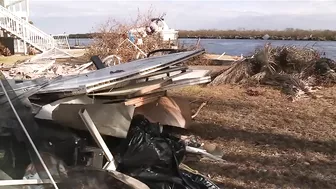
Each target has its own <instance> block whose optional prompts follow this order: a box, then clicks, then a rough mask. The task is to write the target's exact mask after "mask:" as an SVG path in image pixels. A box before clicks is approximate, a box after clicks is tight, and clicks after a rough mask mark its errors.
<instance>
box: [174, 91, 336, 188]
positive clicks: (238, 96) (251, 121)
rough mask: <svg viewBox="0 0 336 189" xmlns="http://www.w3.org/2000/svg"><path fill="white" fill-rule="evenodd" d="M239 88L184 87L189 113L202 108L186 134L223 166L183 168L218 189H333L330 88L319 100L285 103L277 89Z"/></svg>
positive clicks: (335, 138)
mask: <svg viewBox="0 0 336 189" xmlns="http://www.w3.org/2000/svg"><path fill="white" fill-rule="evenodd" d="M253 91H257V92H256V93H257V94H256V95H257V96H251V94H248V93H247V88H244V87H239V86H231V85H227V86H221V87H198V86H196V87H195V86H193V87H187V88H183V89H179V90H174V91H171V92H170V95H173V96H183V97H188V99H189V100H190V101H193V102H194V103H193V104H192V107H193V111H196V109H197V108H198V107H199V106H200V104H201V103H202V102H204V101H207V100H209V102H208V104H207V105H206V106H205V107H204V108H203V109H202V110H201V112H200V113H199V114H198V116H197V117H196V118H195V122H196V123H195V124H193V126H192V127H191V129H190V130H189V131H188V133H187V134H192V135H196V136H198V137H199V138H200V140H201V141H202V142H205V143H215V144H217V145H218V146H220V147H221V148H222V149H223V151H224V156H223V159H224V160H226V162H225V163H218V162H214V161H210V160H204V161H194V162H191V163H188V164H187V165H188V166H190V167H191V168H193V169H196V170H198V171H199V172H200V173H202V174H204V175H207V176H209V177H210V178H211V179H212V180H213V181H215V182H217V183H218V184H219V185H220V186H221V187H223V188H336V131H335V130H336V109H335V103H336V87H335V88H326V89H323V90H321V91H319V92H318V94H319V95H321V98H317V99H301V100H300V101H296V102H291V101H290V100H288V98H287V97H286V96H285V95H283V94H281V93H280V92H279V91H278V90H273V89H270V88H265V87H260V88H253Z"/></svg>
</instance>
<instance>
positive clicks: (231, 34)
mask: <svg viewBox="0 0 336 189" xmlns="http://www.w3.org/2000/svg"><path fill="white" fill-rule="evenodd" d="M95 34H97V33H84V34H70V35H69V38H71V39H83V38H89V39H90V38H93V36H94V35H95ZM265 35H266V36H267V37H268V40H295V41H336V31H332V30H300V29H287V30H194V31H188V30H179V38H181V39H198V38H201V39H250V40H259V39H263V37H264V36H265Z"/></svg>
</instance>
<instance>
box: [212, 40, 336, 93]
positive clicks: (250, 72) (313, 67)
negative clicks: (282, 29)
mask: <svg viewBox="0 0 336 189" xmlns="http://www.w3.org/2000/svg"><path fill="white" fill-rule="evenodd" d="M335 71H336V62H335V61H333V60H331V59H328V58H322V57H321V56H320V54H319V53H318V52H317V51H316V50H314V49H310V48H305V47H295V46H282V47H272V46H271V45H270V44H267V45H265V46H264V47H263V48H260V49H257V50H256V52H255V54H254V55H253V56H251V57H249V58H246V59H243V60H241V61H239V62H235V63H233V64H232V66H231V67H230V68H228V69H227V70H225V71H224V72H223V73H222V74H220V75H219V76H217V77H216V78H215V79H214V80H213V81H212V83H210V85H220V84H248V85H251V84H264V85H271V86H275V87H279V88H280V89H282V90H283V92H285V93H286V94H290V95H294V96H295V95H298V94H302V93H304V94H311V89H312V88H313V87H315V86H321V85H324V86H325V85H333V84H335V83H336V73H335Z"/></svg>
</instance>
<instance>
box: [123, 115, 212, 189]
mask: <svg viewBox="0 0 336 189" xmlns="http://www.w3.org/2000/svg"><path fill="white" fill-rule="evenodd" d="M119 152H120V153H119V156H118V162H119V165H118V171H119V172H122V173H124V174H127V175H130V176H131V177H134V178H136V179H138V180H140V181H141V182H143V183H145V184H147V185H148V186H149V187H150V188H151V189H203V188H204V189H208V188H207V187H206V186H204V187H203V186H202V185H204V183H205V182H203V183H202V181H197V179H195V178H194V177H191V176H190V174H182V173H181V171H180V169H179V164H180V163H181V162H182V160H183V158H184V155H185V152H186V148H185V144H184V142H183V141H182V140H180V139H179V138H176V137H174V136H172V135H170V134H168V133H160V125H159V124H156V123H150V122H149V121H148V120H147V119H146V118H145V117H144V116H143V115H136V116H134V117H133V120H132V122H131V126H130V129H129V131H128V134H127V138H126V140H125V141H124V142H123V143H122V144H121V146H120V149H119Z"/></svg>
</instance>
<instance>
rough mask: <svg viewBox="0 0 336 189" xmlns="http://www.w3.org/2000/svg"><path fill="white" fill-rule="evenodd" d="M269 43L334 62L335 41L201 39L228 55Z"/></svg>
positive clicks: (86, 41) (187, 41) (245, 52)
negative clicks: (308, 50)
mask: <svg viewBox="0 0 336 189" xmlns="http://www.w3.org/2000/svg"><path fill="white" fill-rule="evenodd" d="M69 43H70V46H73V45H75V39H70V40H69ZM90 43H92V39H79V45H83V46H87V45H89V44H90ZM179 43H180V44H184V45H186V46H188V45H194V44H196V43H197V39H179ZM266 43H271V44H272V46H283V45H295V46H300V47H310V48H314V49H316V50H318V51H320V52H321V53H325V54H326V56H327V57H328V58H332V59H335V60H336V42H335V41H282V40H245V39H201V42H200V44H201V46H202V47H203V48H205V50H206V51H207V52H208V53H213V54H222V53H224V52H225V53H226V54H228V55H237V56H240V55H241V54H243V55H245V56H246V55H251V54H252V53H253V52H254V50H255V49H256V48H258V47H262V46H264V45H265V44H266Z"/></svg>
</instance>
